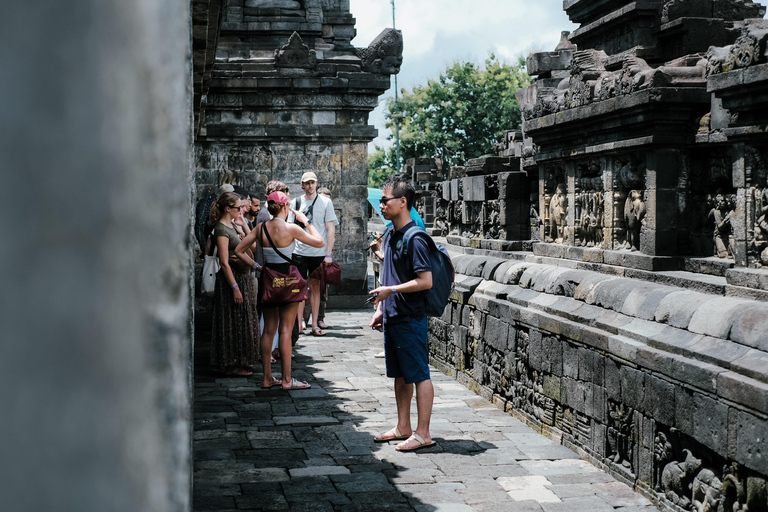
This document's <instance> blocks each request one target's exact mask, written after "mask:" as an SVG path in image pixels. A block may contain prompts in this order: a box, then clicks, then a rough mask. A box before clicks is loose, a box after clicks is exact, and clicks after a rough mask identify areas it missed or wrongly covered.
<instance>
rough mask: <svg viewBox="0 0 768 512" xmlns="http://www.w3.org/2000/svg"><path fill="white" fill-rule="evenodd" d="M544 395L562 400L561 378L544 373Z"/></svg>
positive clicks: (557, 400) (555, 399)
mask: <svg viewBox="0 0 768 512" xmlns="http://www.w3.org/2000/svg"><path fill="white" fill-rule="evenodd" d="M543 388H544V396H546V397H549V398H551V399H552V400H554V401H556V402H560V388H561V383H560V378H559V377H556V376H554V375H544V379H543Z"/></svg>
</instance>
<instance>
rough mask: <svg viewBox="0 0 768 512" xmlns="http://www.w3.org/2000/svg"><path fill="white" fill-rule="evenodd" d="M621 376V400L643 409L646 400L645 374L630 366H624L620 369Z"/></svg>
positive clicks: (632, 406) (628, 405) (627, 404)
mask: <svg viewBox="0 0 768 512" xmlns="http://www.w3.org/2000/svg"><path fill="white" fill-rule="evenodd" d="M619 375H620V377H621V401H622V402H623V403H624V405H626V406H627V407H631V408H633V409H639V410H642V407H643V404H644V402H645V391H646V388H645V374H644V373H643V372H641V371H639V370H634V369H632V368H630V367H628V366H622V367H621V370H620V371H619Z"/></svg>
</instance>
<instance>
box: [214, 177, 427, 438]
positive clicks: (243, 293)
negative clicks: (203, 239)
mask: <svg viewBox="0 0 768 512" xmlns="http://www.w3.org/2000/svg"><path fill="white" fill-rule="evenodd" d="M317 185H318V183H317V176H316V174H315V173H313V172H306V173H304V174H303V176H302V177H301V188H302V190H303V191H304V194H302V195H300V196H299V197H297V198H295V199H294V200H293V201H291V199H290V193H289V190H288V187H287V186H286V185H285V184H284V183H282V182H280V181H276V180H273V181H270V182H269V183H267V186H266V208H261V201H260V200H259V199H258V198H256V197H252V196H251V194H249V193H248V192H247V191H245V190H242V189H239V188H236V187H233V186H232V185H224V186H222V187H221V190H220V195H219V197H218V198H217V199H216V200H215V201H214V202H213V204H212V206H211V209H210V218H209V222H208V224H207V225H206V228H205V231H206V236H208V238H209V242H208V244H207V245H206V248H205V251H206V254H210V251H211V250H212V248H213V247H214V246H215V247H216V248H217V250H218V258H219V262H220V265H221V270H220V271H219V272H218V273H217V276H216V286H215V291H214V295H213V301H214V307H213V310H214V314H213V326H212V330H213V332H212V346H211V364H212V365H213V366H214V367H217V368H219V369H221V370H222V371H224V372H225V373H227V374H229V375H241V376H248V375H252V373H253V365H255V364H256V363H257V362H258V360H261V365H262V369H263V380H262V383H261V385H262V387H264V388H271V387H277V386H280V387H282V388H283V389H306V388H309V387H310V385H309V384H308V383H306V382H302V381H299V380H297V379H295V378H293V377H292V375H291V361H292V357H293V353H292V352H293V345H294V344H295V342H296V339H297V338H298V333H299V332H303V331H304V325H302V324H304V323H309V321H310V319H311V333H312V334H313V335H315V336H325V335H326V331H325V329H328V328H329V326H328V325H326V324H325V322H324V321H323V316H324V310H325V307H324V304H323V302H324V299H325V293H326V290H325V284H324V283H323V281H322V279H319V278H316V276H317V274H315V275H313V272H315V271H316V270H317V269H318V268H319V267H320V266H321V265H329V264H330V263H331V262H332V261H333V258H332V253H333V247H334V243H335V232H336V225H337V224H338V219H337V217H336V213H335V211H334V208H333V202H332V200H331V198H330V190H328V189H327V188H320V189H318V186H317ZM382 189H383V190H382V196H381V199H380V201H379V202H380V206H381V213H382V216H383V217H384V219H385V220H387V221H389V222H391V223H392V228H391V229H389V230H388V232H387V233H386V235H385V236H383V237H382V236H380V235H378V234H377V235H376V236H375V237H374V239H373V240H372V243H371V245H370V247H371V249H372V250H373V251H374V254H376V256H378V258H379V259H380V260H381V262H382V272H381V286H379V287H377V288H375V289H374V290H372V291H371V292H370V293H371V301H370V302H372V303H373V304H374V306H375V308H376V309H375V312H374V315H373V318H372V319H371V323H370V327H371V328H373V329H376V330H379V331H381V332H383V334H384V357H385V361H386V373H387V376H388V377H391V378H392V379H394V391H395V403H396V406H397V424H396V425H395V426H394V427H393V428H392V429H391V430H388V431H386V432H383V433H381V434H380V435H378V436H377V437H376V439H375V440H376V441H377V442H387V441H393V440H402V442H401V443H399V444H398V445H397V446H396V449H397V450H399V451H413V450H417V449H420V448H424V447H427V446H432V445H433V444H434V442H433V441H432V438H431V436H430V432H429V424H430V418H431V414H432V402H433V397H434V390H433V387H432V381H431V380H430V375H429V351H428V348H427V326H428V324H427V314H426V309H425V304H426V302H425V295H424V294H425V293H426V291H427V290H429V289H430V288H431V287H432V267H431V263H430V252H429V250H430V249H429V246H428V244H427V242H426V241H425V239H424V238H422V237H419V236H416V237H412V239H411V240H412V246H411V248H410V252H409V253H408V254H405V252H404V251H403V240H404V236H405V233H406V232H407V231H408V230H409V229H410V228H412V227H413V226H414V225H415V222H414V220H413V219H412V218H411V208H412V206H413V202H414V197H415V189H414V187H413V184H412V183H411V182H410V181H408V180H404V179H398V178H390V179H389V180H387V181H386V182H385V183H384V185H383V187H382ZM207 200H208V201H209V202H210V199H207ZM274 276H281V277H280V278H279V279H275V278H274ZM257 277H258V278H259V279H258V285H257V284H256V283H257ZM278 282H280V283H283V282H290V283H294V284H291V285H290V286H285V287H283V288H281V287H280V286H281V285H278V284H277V283H278ZM307 282H308V286H307ZM289 289H290V290H289ZM307 294H308V295H307ZM307 297H309V302H310V307H309V308H305V307H304V304H305V301H306V298H307ZM305 309H306V318H305V313H304V310H305ZM259 313H260V314H261V317H262V318H261V324H260V322H259ZM260 325H261V328H260ZM276 358H280V359H281V370H282V375H281V378H280V379H278V378H276V377H274V376H273V375H272V363H274V362H276V361H275V359H276ZM414 390H415V392H416V408H417V413H418V419H417V425H416V429H415V430H414V429H413V428H412V425H411V417H410V408H411V399H412V397H413V394H414Z"/></svg>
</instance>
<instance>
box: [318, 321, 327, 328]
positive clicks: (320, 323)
mask: <svg viewBox="0 0 768 512" xmlns="http://www.w3.org/2000/svg"><path fill="white" fill-rule="evenodd" d="M317 326H318V327H319V328H321V329H330V327H329V326H328V324H326V323H325V322H317Z"/></svg>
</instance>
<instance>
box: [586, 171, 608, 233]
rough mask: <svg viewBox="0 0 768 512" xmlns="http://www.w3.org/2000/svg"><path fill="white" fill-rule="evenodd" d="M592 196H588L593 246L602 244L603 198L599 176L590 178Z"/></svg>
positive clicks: (601, 180) (601, 181)
mask: <svg viewBox="0 0 768 512" xmlns="http://www.w3.org/2000/svg"><path fill="white" fill-rule="evenodd" d="M592 190H593V192H592V194H591V195H590V199H589V200H590V211H591V212H592V213H591V214H590V224H589V227H590V231H591V233H592V235H591V237H592V241H593V242H594V246H595V247H598V246H600V245H602V244H603V225H604V221H603V215H604V213H605V198H604V197H603V179H602V178H601V177H600V176H596V177H594V178H592Z"/></svg>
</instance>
